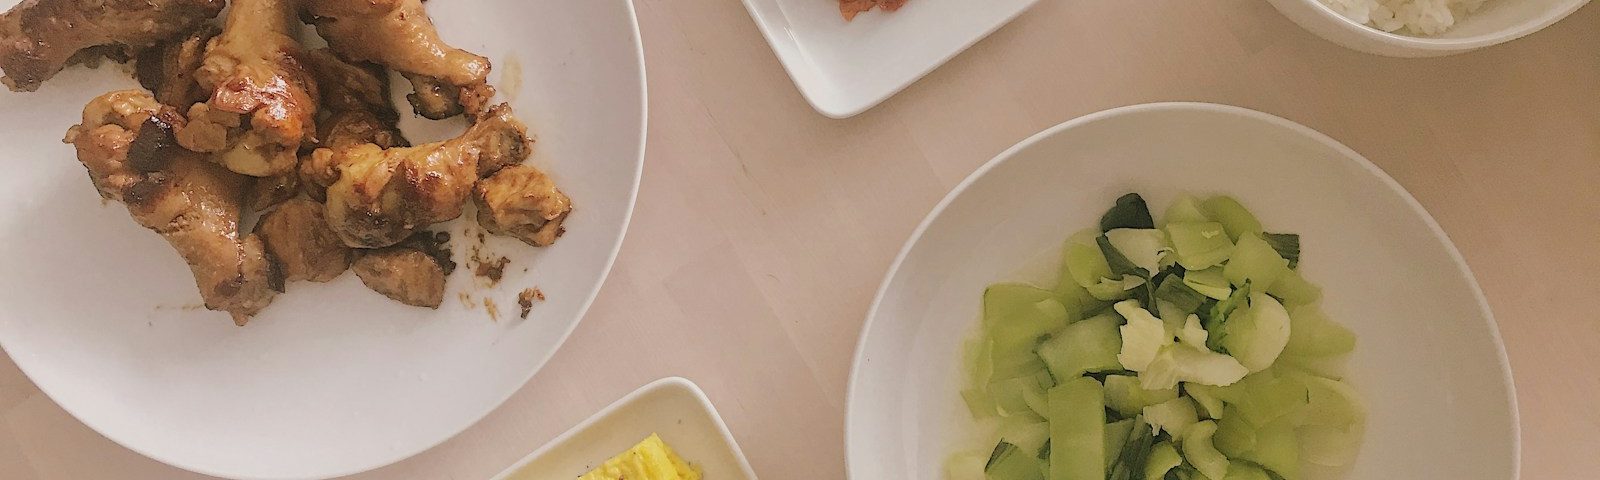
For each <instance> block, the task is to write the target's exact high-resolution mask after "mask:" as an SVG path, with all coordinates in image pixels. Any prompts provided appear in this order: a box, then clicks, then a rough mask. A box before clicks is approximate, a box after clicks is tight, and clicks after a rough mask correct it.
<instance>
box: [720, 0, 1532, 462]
mask: <svg viewBox="0 0 1600 480" xmlns="http://www.w3.org/2000/svg"><path fill="white" fill-rule="evenodd" d="M746 1H749V0H746ZM1162 111H1200V112H1209V113H1218V114H1224V115H1235V116H1240V117H1245V118H1248V119H1251V120H1257V121H1263V122H1266V123H1269V124H1271V125H1273V126H1277V127H1281V128H1287V129H1289V130H1292V131H1294V132H1295V133H1298V134H1301V135H1304V136H1305V137H1306V138H1309V139H1312V140H1315V141H1316V142H1317V143H1320V144H1322V145H1324V146H1327V147H1330V148H1333V149H1334V150H1335V151H1338V152H1339V153H1341V154H1342V155H1343V157H1344V159H1345V160H1348V161H1351V162H1354V163H1355V164H1356V165H1357V166H1359V167H1361V168H1362V169H1363V170H1365V171H1366V172H1367V173H1368V174H1369V175H1372V176H1374V177H1375V178H1376V179H1377V180H1378V181H1379V182H1382V183H1383V185H1384V186H1386V187H1388V188H1389V189H1390V190H1391V191H1393V192H1395V193H1398V194H1399V195H1400V197H1401V199H1402V200H1404V201H1405V203H1406V206H1407V207H1409V208H1410V209H1411V211H1412V212H1413V213H1415V214H1418V215H1420V216H1421V218H1422V220H1423V224H1424V225H1426V226H1427V228H1428V230H1429V231H1430V232H1431V233H1432V234H1433V235H1434V237H1435V238H1437V239H1438V240H1440V241H1441V243H1443V244H1444V246H1445V252H1446V253H1447V254H1448V255H1449V257H1450V259H1451V261H1452V262H1453V263H1455V265H1456V267H1457V271H1458V273H1459V274H1461V275H1463V276H1464V277H1465V278H1466V280H1467V284H1468V286H1469V287H1470V288H1469V290H1470V291H1471V294H1472V297H1473V298H1474V299H1475V300H1476V302H1477V307H1478V310H1479V311H1480V312H1482V314H1483V318H1484V320H1485V321H1486V322H1487V324H1488V327H1489V334H1490V338H1491V339H1492V340H1493V341H1494V345H1495V347H1496V348H1495V360H1496V361H1497V362H1498V363H1499V364H1500V367H1501V368H1500V371H1501V378H1500V381H1501V383H1502V384H1504V385H1505V387H1506V400H1507V406H1508V407H1509V410H1510V414H1511V466H1512V472H1513V473H1512V479H1511V480H1518V479H1520V478H1521V475H1522V418H1521V413H1520V409H1519V407H1518V406H1517V385H1516V382H1515V381H1513V377H1512V373H1511V361H1510V358H1509V357H1508V356H1507V354H1506V347H1505V340H1504V339H1503V338H1502V336H1501V334H1500V325H1499V323H1498V322H1497V321H1496V320H1495V317H1494V311H1493V310H1491V309H1490V308H1489V300H1488V298H1487V297H1485V296H1484V294H1483V287H1482V286H1480V285H1479V284H1478V278H1477V276H1475V275H1473V273H1472V269H1471V267H1469V266H1468V265H1467V261H1466V258H1465V257H1463V256H1462V255H1461V251H1460V250H1459V249H1457V248H1456V244H1455V242H1453V241H1451V240H1450V236H1449V235H1448V234H1446V233H1445V231H1444V229H1443V228H1442V227H1440V226H1439V222H1438V221H1437V220H1435V219H1434V218H1433V215H1432V214H1430V213H1428V211H1427V209H1425V208H1423V206H1422V203H1421V202H1418V201H1417V199H1416V197H1414V196H1412V195H1411V192H1409V191H1407V190H1406V189H1405V187H1403V186H1401V185H1400V182H1398V181H1396V180H1395V179H1394V177H1391V176H1389V174H1388V173H1387V172H1384V171H1383V169H1382V168H1380V167H1378V165H1377V164H1374V163H1372V161H1371V160H1368V159H1367V157H1365V156H1363V155H1361V154H1360V153H1358V152H1356V151H1355V150H1353V149H1351V148H1350V147H1349V146H1346V145H1345V144H1343V143H1341V142H1339V141H1338V140H1336V139H1334V138H1333V137H1330V136H1328V135H1327V134H1324V133H1322V132H1319V131H1317V130H1315V129H1312V128H1311V127H1308V126H1305V125H1303V124H1300V123H1299V122H1295V121H1293V120H1289V119H1286V118H1283V117H1279V116H1277V115H1273V114H1270V113H1265V112H1261V111H1258V110H1253V109H1249V108H1244V107H1238V106H1233V105H1227V104H1220V103H1208V102H1153V103H1141V104H1133V105H1124V106H1121V107H1114V108H1110V109H1106V110H1101V111H1098V112H1094V113H1090V114H1087V115H1083V116H1080V117H1077V118H1073V119H1071V120H1067V121H1065V122H1061V123H1059V124H1056V125H1054V126H1051V127H1049V128H1046V129H1044V130H1041V131H1039V132H1038V133H1035V134H1033V135H1030V136H1028V137H1027V138H1025V139H1023V140H1021V141H1019V142H1017V143H1016V144H1014V145H1012V146H1011V147H1009V148H1006V149H1005V150H1004V151H1001V152H1000V153H999V154H998V155H996V156H995V157H994V158H991V159H989V161H987V162H984V164H983V165H981V166H979V167H978V168H977V170H974V171H973V172H972V173H971V174H969V175H967V177H966V178H964V179H962V180H961V182H960V183H957V184H956V186H955V187H953V188H951V189H950V192H949V193H947V194H945V196H944V198H943V199H940V200H939V203H937V204H935V205H934V207H933V209H932V210H930V211H929V212H928V214H927V216H925V217H923V219H922V222H921V223H919V224H917V228H916V229H915V230H913V231H912V232H911V236H910V237H909V238H908V239H906V243H905V244H904V245H902V246H901V247H900V252H899V253H898V254H896V255H895V258H894V262H893V263H890V264H889V269H888V270H887V271H886V272H885V273H884V277H883V281H882V283H880V284H879V285H878V290H877V292H876V293H875V294H874V295H873V298H872V304H871V306H870V307H868V309H867V317H866V321H865V322H864V323H863V324H862V326H861V334H860V336H858V337H857V338H856V348H855V354H854V356H853V357H852V358H851V362H850V378H849V380H848V384H847V385H846V390H845V415H844V450H845V478H848V479H863V478H864V477H862V476H860V475H858V474H857V473H856V469H857V467H856V461H855V451H856V448H855V443H856V435H854V434H853V433H852V426H853V425H854V424H855V423H856V421H855V419H856V417H857V416H858V415H860V412H859V411H858V410H856V408H855V405H856V401H857V400H856V399H857V389H858V388H859V386H860V385H859V382H860V379H861V369H862V366H863V365H864V363H865V362H863V360H864V358H865V356H866V353H867V352H866V346H867V338H868V335H870V334H871V333H872V326H873V324H874V323H876V321H877V319H878V310H879V308H881V307H882V306H883V298H884V294H885V293H887V292H888V291H889V285H890V284H891V283H893V282H894V280H895V278H896V277H897V276H898V275H899V272H900V267H901V266H902V265H903V264H904V262H905V260H906V257H907V256H909V255H910V253H911V249H912V248H913V247H915V246H916V245H917V244H918V243H920V241H921V240H922V237H923V235H924V234H926V233H927V231H928V228H929V227H930V226H931V225H932V224H933V222H934V221H935V220H938V218H939V217H940V216H942V215H943V214H944V211H945V209H946V208H948V207H949V206H950V204H951V203H954V202H955V199H956V198H958V197H960V196H961V194H963V193H965V192H966V191H967V189H968V188H970V187H971V186H972V185H973V184H974V183H976V182H977V181H978V179H980V178H983V177H984V176H986V175H987V174H988V173H989V171H991V170H993V169H994V168H996V167H998V166H999V165H1000V164H1002V163H1005V162H1006V161H1008V160H1010V159H1012V158H1014V157H1015V156H1016V154H1017V153H1018V152H1021V151H1023V150H1026V149H1028V148H1031V147H1033V146H1034V145H1035V144H1038V143H1040V142H1042V141H1044V140H1045V139H1048V138H1050V137H1053V136H1055V135H1057V134H1059V133H1061V132H1065V131H1067V130H1071V129H1073V128H1077V127H1081V126H1084V125H1088V124H1091V123H1095V122H1099V121H1103V120H1107V119H1111V118H1115V117H1120V116H1125V115H1130V114H1140V113H1149V112H1162Z"/></svg>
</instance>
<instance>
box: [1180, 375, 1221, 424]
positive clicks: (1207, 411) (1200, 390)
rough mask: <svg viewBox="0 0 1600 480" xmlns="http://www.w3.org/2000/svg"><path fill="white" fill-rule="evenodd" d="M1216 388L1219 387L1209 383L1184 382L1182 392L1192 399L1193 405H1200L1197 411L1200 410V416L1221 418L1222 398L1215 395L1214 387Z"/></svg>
mask: <svg viewBox="0 0 1600 480" xmlns="http://www.w3.org/2000/svg"><path fill="white" fill-rule="evenodd" d="M1218 388H1221V387H1213V386H1211V385H1202V384H1198V383H1186V384H1184V385H1183V393H1184V394H1185V395H1188V396H1189V398H1190V399H1193V400H1194V403H1195V405H1198V406H1199V407H1200V408H1199V409H1198V410H1197V411H1198V412H1200V415H1201V416H1203V417H1205V418H1211V419H1220V418H1222V414H1223V408H1222V407H1223V405H1222V399H1221V398H1219V397H1217V394H1216V391H1217V390H1216V389H1218Z"/></svg>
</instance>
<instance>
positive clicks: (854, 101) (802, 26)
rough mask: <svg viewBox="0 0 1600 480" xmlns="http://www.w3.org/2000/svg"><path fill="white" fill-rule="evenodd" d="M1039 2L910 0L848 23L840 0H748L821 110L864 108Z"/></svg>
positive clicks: (840, 114) (834, 113) (837, 113)
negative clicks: (902, 4)
mask: <svg viewBox="0 0 1600 480" xmlns="http://www.w3.org/2000/svg"><path fill="white" fill-rule="evenodd" d="M1038 1H1039V0H982V1H973V0H911V2H910V3H907V4H906V6H905V7H902V8H901V9H900V10H899V11H896V12H883V11H879V10H873V11H871V12H867V13H863V14H861V15H858V16H856V18H855V21H852V22H846V21H844V18H842V17H840V16H839V2H838V1H837V0H744V6H745V8H746V9H748V10H750V16H751V17H752V18H754V19H755V21H756V24H757V25H759V26H760V27H761V34H762V35H764V36H766V37H767V43H770V44H772V50H773V51H775V52H777V54H778V60H779V61H781V62H782V63H783V68H784V69H786V70H788V71H789V76H790V77H791V78H793V79H794V84H795V86H798V87H800V93H801V94H802V95H804V96H805V97H806V101H808V102H811V106H812V107H813V108H816V109H817V111H818V112H821V113H822V114H823V115H827V116H829V117H833V118H845V117H850V116H853V115H855V114H858V113H861V112H863V111H865V110H866V109H868V108H872V106H874V105H877V104H878V103H879V102H882V101H884V99H887V98H889V97H890V96H892V95H894V94H895V93H897V92H899V91H900V90H902V89H904V88H906V87H907V86H909V85H911V84H912V83H913V82H916V81H917V79H919V78H922V76H923V75H927V74H928V72H931V71H933V69H934V68H937V67H938V66H939V65H943V64H944V62H946V61H948V60H950V58H951V57H954V56H956V54H958V53H961V51H962V50H966V49H967V47H970V46H972V44H974V43H978V40H982V39H983V37H986V36H988V35H989V33H991V32H994V31H995V30H997V29H999V28H1000V27H1001V26H1002V25H1005V24H1006V23H1007V22H1010V21H1011V19H1013V18H1016V17H1017V15H1021V14H1022V12H1024V11H1026V10H1027V9H1028V7H1031V6H1033V4H1035V3H1038Z"/></svg>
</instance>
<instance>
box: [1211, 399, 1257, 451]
mask: <svg viewBox="0 0 1600 480" xmlns="http://www.w3.org/2000/svg"><path fill="white" fill-rule="evenodd" d="M1212 442H1213V443H1214V444H1215V445H1216V447H1217V450H1219V451H1221V452H1222V454H1223V455H1227V456H1230V457H1232V456H1238V455H1239V454H1240V453H1242V452H1246V451H1249V450H1250V449H1253V448H1256V426H1255V425H1251V424H1250V422H1246V421H1245V420H1244V416H1242V415H1239V412H1238V410H1237V409H1235V408H1233V407H1231V406H1230V407H1227V409H1226V413H1225V414H1223V416H1222V418H1221V419H1219V420H1217V433H1216V435H1214V436H1213V437H1212Z"/></svg>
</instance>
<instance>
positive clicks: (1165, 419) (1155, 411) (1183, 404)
mask: <svg viewBox="0 0 1600 480" xmlns="http://www.w3.org/2000/svg"><path fill="white" fill-rule="evenodd" d="M1144 420H1145V421H1146V422H1150V426H1151V428H1152V433H1161V432H1167V433H1168V434H1169V435H1171V436H1172V437H1173V438H1181V437H1182V435H1183V432H1184V430H1185V429H1187V428H1189V426H1191V425H1194V424H1195V423H1196V422H1199V421H1200V415H1199V414H1197V413H1195V410H1194V402H1191V401H1189V399H1188V398H1185V397H1179V398H1174V399H1172V400H1168V401H1165V402H1161V403H1159V404H1155V405H1151V406H1148V407H1144Z"/></svg>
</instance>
